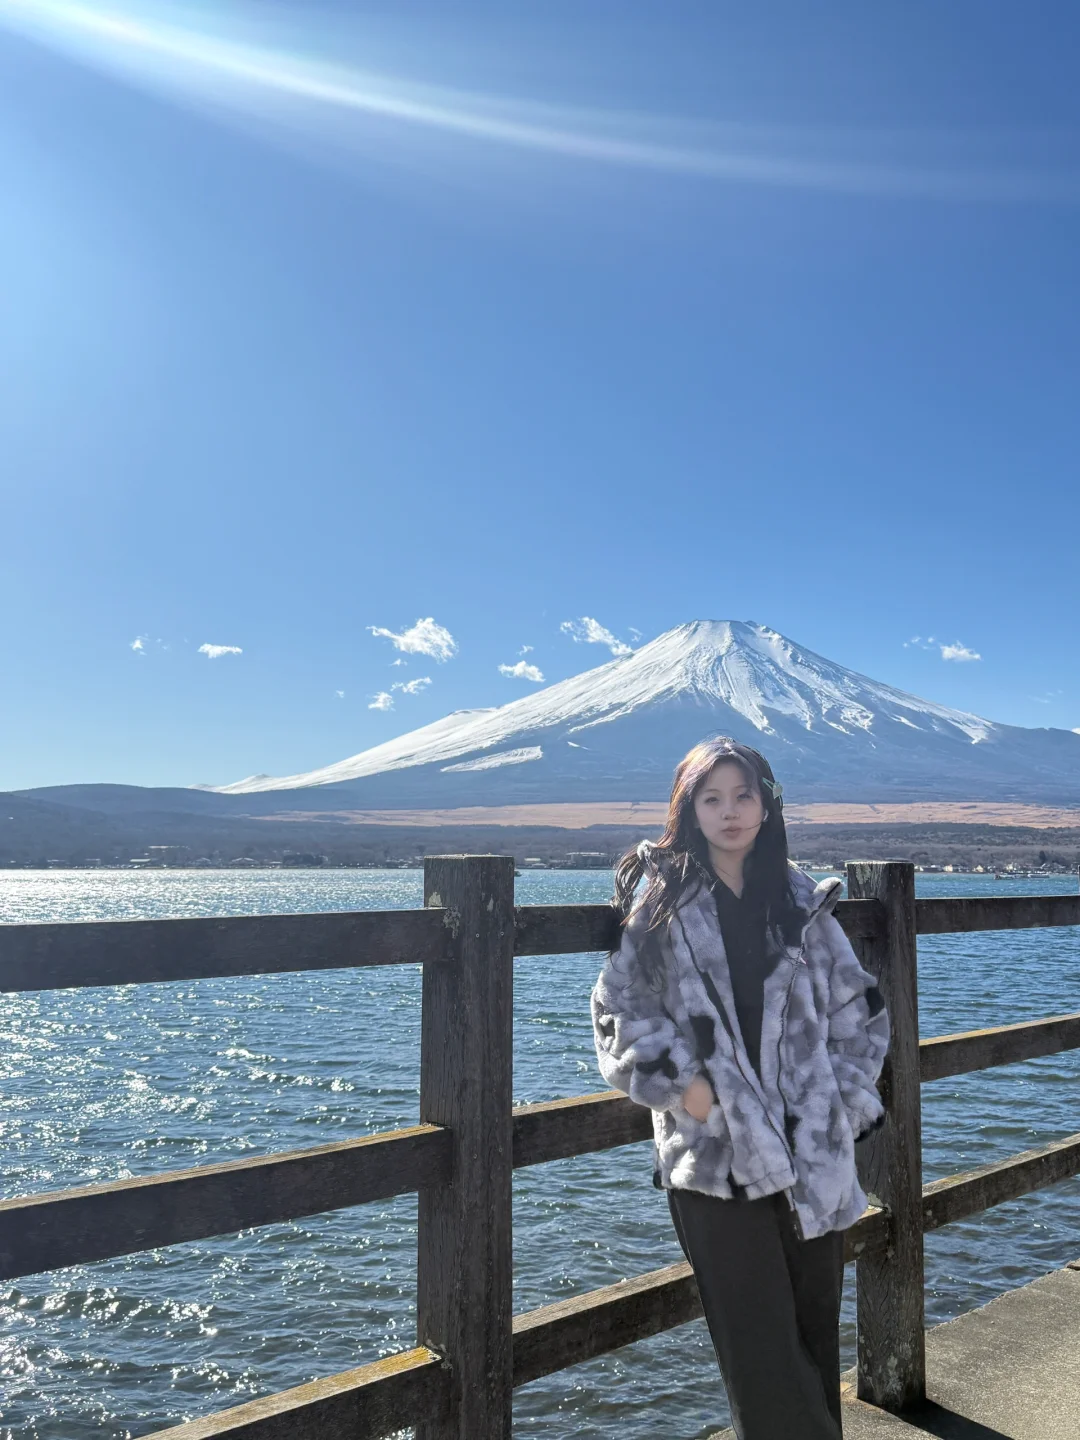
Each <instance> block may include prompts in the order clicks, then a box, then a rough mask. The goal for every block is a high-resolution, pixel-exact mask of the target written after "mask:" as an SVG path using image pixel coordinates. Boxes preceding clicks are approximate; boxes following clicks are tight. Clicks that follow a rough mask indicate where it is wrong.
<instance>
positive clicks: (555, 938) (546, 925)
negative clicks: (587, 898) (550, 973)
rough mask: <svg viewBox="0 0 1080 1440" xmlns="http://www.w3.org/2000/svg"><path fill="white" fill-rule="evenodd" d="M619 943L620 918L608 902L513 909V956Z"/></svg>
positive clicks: (600, 948)
mask: <svg viewBox="0 0 1080 1440" xmlns="http://www.w3.org/2000/svg"><path fill="white" fill-rule="evenodd" d="M618 943H619V917H618V915H617V914H616V912H615V910H614V909H613V908H612V906H610V905H519V906H517V908H516V909H515V911H514V954H515V955H576V954H578V953H579V952H581V951H592V950H595V951H608V950H612V949H614V948H615V947H616V946H617V945H618Z"/></svg>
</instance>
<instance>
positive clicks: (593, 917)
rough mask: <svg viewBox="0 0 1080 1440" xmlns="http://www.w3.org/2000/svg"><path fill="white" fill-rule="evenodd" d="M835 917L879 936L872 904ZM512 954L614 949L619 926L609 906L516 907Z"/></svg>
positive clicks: (853, 932) (851, 903)
mask: <svg viewBox="0 0 1080 1440" xmlns="http://www.w3.org/2000/svg"><path fill="white" fill-rule="evenodd" d="M836 917H837V919H838V920H839V921H840V923H841V925H842V926H843V927H844V929H845V931H846V932H847V934H848V935H849V936H850V937H851V938H852V939H855V938H860V939H873V938H875V937H877V936H878V935H880V933H881V927H882V925H883V924H884V912H883V911H882V908H881V905H880V904H879V903H878V901H876V900H841V901H840V902H839V904H838V905H837V907H836ZM514 929H515V932H516V933H515V940H514V954H515V955H518V956H524V955H573V954H578V953H587V952H589V951H605V950H611V949H614V947H615V946H616V945H617V944H618V939H619V922H618V917H617V915H616V912H615V911H614V909H613V908H612V907H611V906H610V905H519V906H517V908H516V909H515V911H514Z"/></svg>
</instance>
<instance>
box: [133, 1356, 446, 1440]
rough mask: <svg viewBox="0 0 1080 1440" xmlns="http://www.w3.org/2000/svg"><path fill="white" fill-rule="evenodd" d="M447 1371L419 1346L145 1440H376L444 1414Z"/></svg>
mask: <svg viewBox="0 0 1080 1440" xmlns="http://www.w3.org/2000/svg"><path fill="white" fill-rule="evenodd" d="M449 1396H450V1372H449V1369H448V1368H447V1366H446V1365H444V1363H443V1361H442V1359H441V1357H440V1356H438V1355H436V1354H435V1353H434V1351H432V1350H428V1349H425V1348H424V1347H423V1346H421V1347H419V1348H418V1349H416V1350H405V1351H403V1352H402V1353H401V1354H400V1355H388V1356H387V1357H386V1358H385V1359H383V1360H377V1361H375V1363H374V1364H372V1365H361V1366H359V1368H358V1369H356V1370H346V1371H344V1372H343V1373H342V1374H340V1375H331V1376H328V1377H327V1378H326V1379H324V1380H312V1381H311V1382H310V1383H309V1384H307V1385H298V1386H297V1387H296V1388H295V1389H294V1390H283V1391H281V1392H280V1393H278V1394H277V1395H267V1396H265V1397H264V1398H263V1399H261V1400H249V1401H248V1402H247V1403H246V1404H244V1405H237V1406H235V1407H234V1408H233V1409H231V1410H221V1411H219V1412H218V1413H217V1414H216V1415H208V1416H207V1417H206V1418H205V1419H204V1420H191V1421H189V1422H188V1423H187V1424H186V1425H174V1426H171V1427H170V1428H169V1429H168V1430H156V1431H154V1434H153V1437H148V1440H164V1437H165V1436H168V1440H219V1437H222V1436H229V1437H232V1440H379V1437H381V1436H384V1435H390V1434H393V1432H394V1431H396V1430H403V1429H405V1428H406V1427H407V1426H409V1425H415V1424H417V1423H418V1422H419V1421H420V1420H422V1419H423V1418H424V1417H426V1416H428V1415H440V1414H444V1413H445V1412H446V1409H447V1406H448V1403H449Z"/></svg>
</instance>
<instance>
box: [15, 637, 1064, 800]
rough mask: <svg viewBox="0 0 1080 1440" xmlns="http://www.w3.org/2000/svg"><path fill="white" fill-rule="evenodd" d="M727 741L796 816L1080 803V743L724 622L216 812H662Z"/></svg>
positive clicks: (252, 782) (271, 782) (250, 790)
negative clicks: (842, 808) (770, 774)
mask: <svg viewBox="0 0 1080 1440" xmlns="http://www.w3.org/2000/svg"><path fill="white" fill-rule="evenodd" d="M717 733H721V734H729V735H733V736H734V737H735V738H736V739H739V740H742V741H745V742H746V743H748V744H751V745H753V746H754V747H755V748H757V749H759V750H762V751H763V752H764V753H765V754H766V755H768V757H769V759H770V760H771V762H772V764H773V767H774V769H775V771H776V774H777V776H778V778H779V779H780V780H781V781H782V782H784V784H785V786H786V788H787V793H788V795H789V796H790V797H792V798H797V799H798V800H800V801H815V800H816V801H824V800H836V801H840V800H845V801H861V802H871V803H873V802H876V801H885V800H893V801H896V800H926V799H943V800H944V799H952V800H956V799H963V800H1011V801H1032V802H1034V801H1052V802H1054V803H1058V804H1075V803H1080V735H1077V734H1075V733H1073V732H1072V731H1068V730H1049V729H1046V730H1044V729H1039V730H1035V729H1025V728H1022V727H1019V726H1011V725H999V724H996V723H994V722H993V721H991V720H985V719H983V718H982V717H980V716H978V715H973V714H969V713H967V712H965V711H961V710H952V709H949V708H947V707H946V706H944V705H936V704H934V703H932V702H931V701H928V700H920V699H918V698H917V697H916V696H914V695H909V694H906V693H905V692H904V691H902V690H896V689H894V688H893V687H891V686H889V685H884V684H881V683H879V682H878V681H875V680H871V679H868V678H867V677H866V676H864V675H859V674H857V673H856V672H855V671H852V670H847V669H845V668H844V667H843V666H841V665H837V664H835V663H833V662H832V661H830V660H826V659H824V658H823V657H822V656H820V655H816V654H814V653H813V651H810V650H806V649H803V648H802V647H801V646H799V645H797V644H795V643H794V641H791V640H788V639H787V638H785V636H783V635H780V634H778V633H777V631H775V630H770V629H769V628H768V627H767V626H765V625H759V624H756V623H754V622H751V621H728V620H696V621H693V622H691V623H689V624H686V625H680V626H678V627H676V629H674V630H669V631H668V632H667V633H666V634H664V635H661V636H659V638H658V639H656V640H653V641H651V642H650V643H648V644H646V645H643V646H642V647H641V648H640V649H639V650H637V651H635V652H633V653H632V654H630V655H627V656H624V657H622V658H620V659H617V660H612V661H610V662H609V663H608V664H606V665H601V666H600V667H599V668H597V669H595V670H590V671H588V672H586V673H585V674H583V675H576V676H574V677H572V678H571V679H569V680H563V681H560V682H559V683H558V684H555V685H550V686H548V687H547V688H545V689H543V690H539V691H536V692H534V693H533V694H531V695H528V696H526V697H525V698H523V699H520V700H516V701H513V702H512V703H511V704H508V705H502V706H499V707H498V708H496V709H489V710H461V711H457V712H456V713H454V714H451V715H448V716H446V717H445V718H444V719H442V720H438V721H436V722H435V723H434V724H432V725H426V726H424V727H423V728H421V729H419V730H413V731H411V732H410V733H408V734H406V735H401V736H399V737H398V738H397V739H394V740H389V741H387V742H386V743H385V744H382V745H377V746H375V747H374V748H373V749H370V750H364V751H362V752H361V753H360V754H358V755H354V756H352V757H350V758H349V759H347V760H341V761H338V762H337V763H336V764H333V765H327V766H326V767H324V768H323V769H320V770H311V771H308V772H306V773H304V774H300V775H289V776H285V777H282V778H277V779H274V778H271V777H269V776H265V775H256V776H252V777H250V778H249V779H246V780H240V781H237V782H235V783H234V784H231V785H225V786H222V787H220V788H219V789H218V790H216V791H214V792H213V794H215V795H217V796H221V797H222V798H224V797H225V796H231V797H234V799H235V801H236V802H240V807H242V808H243V809H244V810H246V811H247V812H248V813H252V812H255V813H268V812H270V811H278V812H280V811H282V810H304V811H309V812H315V811H331V810H347V809H360V808H365V807H380V808H416V807H423V808H432V809H435V808H443V807H446V806H460V805H508V804H522V803H531V804H537V803H544V802H557V801H572V800H590V801H601V800H620V801H645V800H661V799H666V797H667V793H668V791H669V789H670V784H671V775H672V771H673V769H674V766H675V764H676V762H677V761H678V760H679V759H680V757H681V756H682V755H683V754H684V753H685V752H686V751H687V750H688V749H689V748H690V746H691V745H693V744H694V743H695V742H696V741H698V740H700V739H701V738H702V737H703V736H706V735H710V734H717ZM95 788H98V787H95ZM39 793H40V792H39ZM170 793H171V794H172V795H173V796H175V795H177V794H178V793H179V792H177V791H172V792H170ZM202 793H203V795H204V797H205V801H206V802H210V798H211V797H210V795H209V794H206V792H202Z"/></svg>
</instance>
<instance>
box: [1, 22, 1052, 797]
mask: <svg viewBox="0 0 1080 1440" xmlns="http://www.w3.org/2000/svg"><path fill="white" fill-rule="evenodd" d="M451 10H452V16H451V14H450V12H451ZM223 14H224V15H227V16H228V17H229V19H228V25H227V27H226V25H225V22H224V21H223V19H222V15H223ZM103 22H107V23H103ZM121 22H123V23H121ZM1078 45H1080V12H1078V11H1077V9H1076V7H1075V6H1074V5H1073V4H1071V3H1066V0H1061V3H1046V4H1044V5H1042V6H1040V7H1039V13H1038V23H1034V22H1033V20H1032V16H1031V11H1030V9H1029V7H1024V6H1021V5H1018V4H1004V3H1000V0H971V3H965V0H954V3H950V4H949V5H947V6H943V5H941V4H939V3H922V0H902V3H901V0H895V3H884V0H883V3H879V4H876V5H874V6H867V5H865V4H846V3H836V4H833V5H830V6H829V7H826V8H825V9H824V10H822V9H821V8H820V7H808V6H805V5H804V4H802V3H794V0H793V3H779V0H777V3H771V0H762V3H760V4H756V5H754V6H743V5H735V4H729V3H717V0H701V3H688V0H669V3H665V4H663V5H659V4H656V3H650V4H643V3H638V0H611V3H601V0H545V3H544V4H539V3H536V4H521V5H515V6H507V5H505V4H504V3H498V4H497V3H494V0H491V3H480V0H460V3H457V4H455V5H454V6H453V7H447V6H446V5H445V4H444V3H438V4H436V3H428V4H422V3H416V0H394V3H393V4H389V3H386V4H383V5H378V6H375V5H365V4H363V3H359V0H358V3H350V4H348V5H346V4H345V3H344V0H341V3H339V4H329V3H325V0H318V3H313V0H305V3H304V4H303V5H300V4H299V3H296V0H289V3H279V4H278V5H276V6H274V7H273V8H268V7H266V6H265V5H262V6H254V5H251V6H248V5H230V6H228V7H225V6H221V5H217V6H209V5H195V4H189V5H171V6H161V5H151V4H148V3H145V0H115V3H113V4H108V3H101V4H98V3H94V4H88V5H80V4H77V3H72V4H50V3H45V0H42V3H31V0H0V297H2V298H0V466H2V485H3V516H4V523H3V536H4V544H3V563H2V566H0V626H2V645H3V663H2V671H0V684H2V687H3V697H2V705H0V788H16V787H22V786H31V785H43V784H53V783H64V782H69V781H76V780H85V781H96V780H115V781H126V782H132V783H141V784H187V783H193V782H209V783H224V782H227V781H229V780H234V779H237V778H239V777H241V776H243V775H246V774H249V773H252V772H256V771H266V772H269V773H272V774H283V773H289V772H295V771H299V770H305V769H309V768H312V767H314V766H317V765H321V764H325V763H328V762H330V761H332V760H335V759H339V758H341V757H342V756H344V755H347V754H351V753H353V752H355V751H357V750H361V749H363V748H366V747H367V746H368V745H372V744H376V743H378V742H379V741H380V740H383V739H387V738H389V737H390V736H392V735H394V734H398V733H400V732H402V731H404V730H407V729H412V728H413V727H415V726H417V725H420V724H424V723H427V722H428V721H431V720H433V719H436V718H438V717H439V716H441V715H443V714H445V713H446V712H447V711H448V710H451V709H456V708H460V707H463V706H472V705H492V704H498V703H501V702H504V701H507V700H510V699H513V698H516V697H517V696H518V695H520V694H521V693H524V692H525V691H526V690H527V689H529V688H530V687H531V686H532V685H534V684H535V683H536V682H535V681H534V680H531V679H529V678H528V676H527V675H526V676H514V675H506V674H504V673H500V670H499V667H500V665H501V666H504V667H507V668H511V667H514V666H517V665H519V664H522V663H524V665H526V666H535V667H536V670H537V671H538V672H539V673H541V674H542V675H543V676H544V677H545V679H546V680H547V681H554V680H558V679H561V678H563V677H564V676H566V675H570V674H574V673H576V672H578V671H580V670H583V669H586V668H588V667H589V666H591V665H593V664H599V663H601V662H602V661H604V660H605V659H607V658H608V657H609V654H610V648H609V647H608V646H606V645H605V644H604V643H603V642H602V641H593V642H591V643H590V642H589V641H588V640H584V639H575V638H574V634H573V633H572V632H570V631H568V630H565V629H564V628H562V627H563V624H564V622H568V621H576V622H579V628H578V631H577V633H578V634H579V635H581V634H584V633H585V631H584V630H582V628H581V626H580V622H581V620H582V617H589V618H590V619H591V620H594V621H596V622H597V623H598V625H599V626H600V627H602V628H604V629H606V630H607V631H608V632H609V633H610V635H611V636H612V637H614V639H615V640H616V641H619V642H622V643H631V644H633V643H637V642H636V640H635V638H634V637H635V632H637V633H639V634H640V635H641V636H643V637H644V638H646V639H647V638H651V637H652V636H654V635H657V634H659V633H660V632H662V631H663V630H665V629H667V628H669V627H670V626H672V625H675V624H678V623H680V622H682V621H684V620H688V619H695V618H721V619H723V618H735V619H757V620H761V621H764V622H766V623H768V624H770V625H773V626H775V627H776V628H777V629H779V630H781V631H783V632H784V633H785V634H787V635H789V636H791V637H792V638H793V639H795V640H797V641H799V642H800V643H802V644H804V645H806V646H808V647H810V648H812V649H815V650H817V651H819V652H820V653H823V654H825V655H827V656H828V657H830V658H831V659H834V660H837V661H839V662H841V663H843V664H846V665H849V666H851V667H852V668H854V669H857V670H861V671H863V672H865V673H868V674H870V675H872V676H874V677H875V678H877V679H881V680H885V681H888V682H890V683H892V684H896V685H899V686H902V687H903V688H906V689H909V690H912V691H914V692H916V693H917V694H921V695H925V696H928V697H930V698H933V699H936V700H939V701H942V702H944V703H948V704H952V705H956V706H960V707H963V708H966V709H971V710H975V711H977V712H979V713H982V714H984V715H987V716H989V717H991V718H993V719H998V720H1003V721H1008V722H1012V723H1016V724H1024V725H1057V726H1061V727H1064V728H1072V727H1074V726H1080V684H1078V682H1077V679H1076V676H1077V663H1076V662H1077V655H1078V648H1080V641H1078V639H1077V625H1076V620H1075V614H1076V600H1077V585H1076V578H1075V577H1076V569H1077V567H1076V563H1075V558H1074V548H1075V544H1076V533H1077V520H1078V518H1080V500H1078V498H1077V483H1076V471H1077V460H1076V457H1077V454H1078V453H1080V445H1078V442H1080V406H1078V405H1077V382H1078V378H1080V377H1078V370H1080V325H1078V324H1077V305H1078V281H1080V259H1078V257H1080V244H1078V241H1080V94H1078V93H1077V87H1076V85H1075V76H1074V71H1073V66H1072V59H1071V57H1073V56H1074V55H1075V53H1076V50H1077V46H1078ZM429 617H430V619H431V621H432V622H433V626H434V627H435V628H434V629H432V628H431V627H426V628H424V629H422V630H421V632H420V635H419V642H418V643H424V644H427V649H428V651H429V652H430V651H431V650H432V646H434V649H435V651H436V652H438V651H439V650H440V647H441V650H442V653H443V654H444V655H447V654H448V652H449V650H450V647H449V645H448V642H447V641H446V640H444V639H439V638H436V639H435V640H434V641H432V636H433V635H435V636H436V637H438V636H439V635H441V632H443V631H445V632H446V633H447V634H448V635H449V636H450V637H452V641H453V648H452V653H449V654H448V658H441V659H440V658H438V654H437V653H436V654H432V653H427V654H425V653H422V652H417V651H416V650H412V651H410V650H405V651H402V650H400V649H398V648H397V647H396V645H395V642H394V640H393V639H392V638H390V637H391V636H395V635H396V636H403V635H406V634H407V633H409V632H410V631H411V630H412V627H414V626H415V624H416V622H417V621H418V620H427V619H428V618H429ZM377 629H381V630H384V631H387V632H389V634H388V635H385V634H384V635H378V634H376V633H374V630H377ZM915 636H918V637H921V640H920V643H918V644H911V643H910V642H911V641H912V638H913V637H915ZM139 637H143V638H142V640H141V642H140V646H139V648H136V649H133V648H132V646H133V643H134V642H136V641H137V640H138V639H139ZM929 637H933V643H930V639H929ZM906 642H907V643H906ZM206 646H210V647H236V649H237V650H238V651H239V652H241V653H232V652H226V653H215V654H211V653H208V652H207V651H206V650H205V649H203V648H201V647H206ZM527 646H530V647H532V649H531V650H529V651H527V652H525V647H527ZM955 646H960V647H962V648H963V649H964V650H966V651H969V652H972V653H974V654H977V655H978V656H979V657H981V658H979V659H965V658H962V657H961V656H960V654H959V652H955V653H954V657H953V658H946V656H945V654H944V653H943V651H944V647H955ZM523 652H524V653H523ZM394 660H403V661H405V662H406V663H404V664H402V665H398V666H393V665H392V662H393V661H394ZM425 679H427V680H430V682H431V683H430V684H427V685H423V684H415V683H413V682H418V681H423V680H425ZM410 683H413V690H414V692H415V693H409V692H407V691H405V690H402V689H399V690H394V689H392V686H394V685H395V684H398V685H404V684H410ZM339 692H340V693H339ZM383 694H389V695H390V696H391V697H392V708H375V709H372V708H370V707H371V705H372V703H373V701H374V700H375V698H376V697H378V696H380V695H383ZM376 703H378V704H382V705H385V704H386V703H387V702H385V701H381V702H376Z"/></svg>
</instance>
